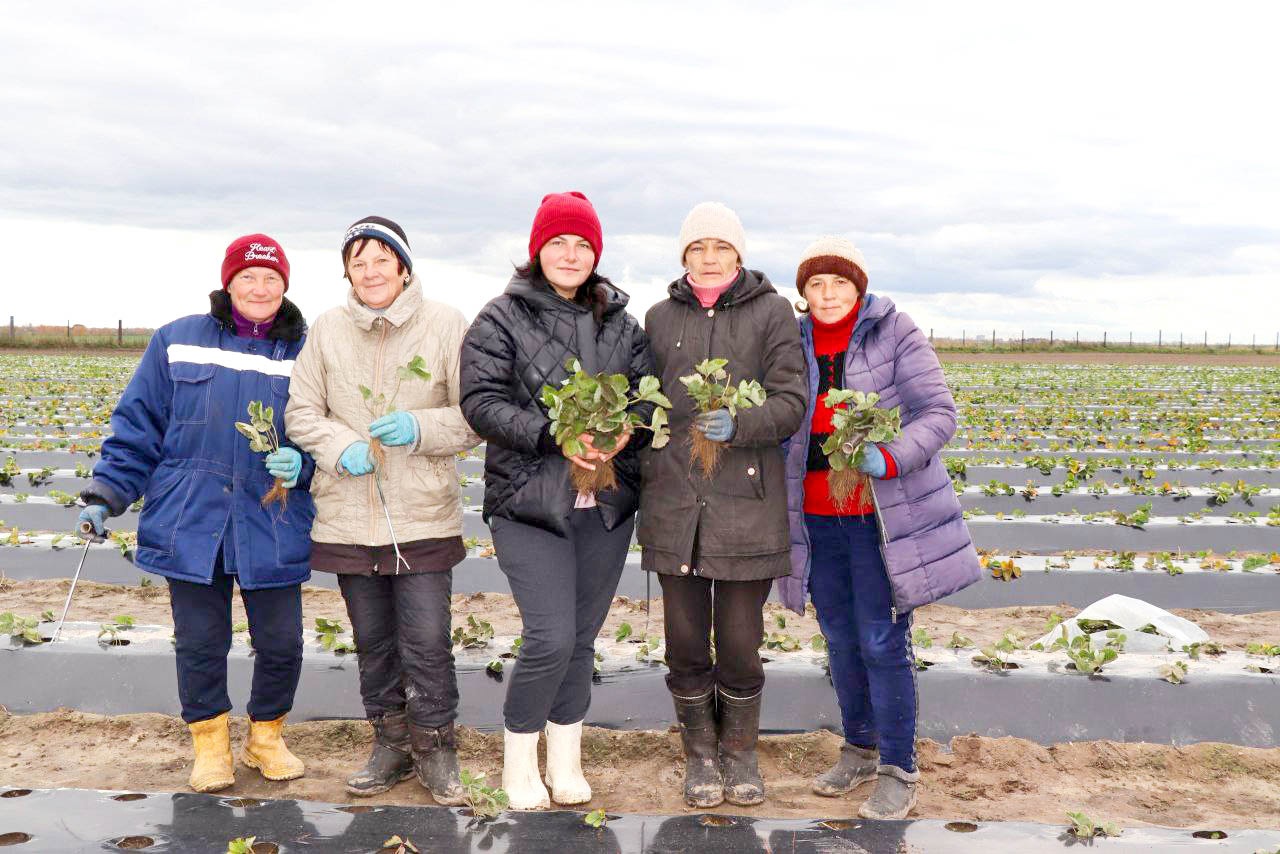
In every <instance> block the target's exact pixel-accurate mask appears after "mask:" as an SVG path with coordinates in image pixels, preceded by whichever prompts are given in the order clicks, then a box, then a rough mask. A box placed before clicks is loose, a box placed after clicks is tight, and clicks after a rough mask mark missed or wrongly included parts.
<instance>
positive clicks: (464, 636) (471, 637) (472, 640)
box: [450, 614, 493, 649]
mask: <svg viewBox="0 0 1280 854" xmlns="http://www.w3.org/2000/svg"><path fill="white" fill-rule="evenodd" d="M492 637H493V625H492V624H491V623H490V622H489V621H488V620H477V619H476V618H475V615H474V614H468V615H467V625H466V628H463V627H462V626H458V627H457V628H455V629H454V630H453V634H452V636H451V637H450V640H451V641H452V642H453V645H454V646H456V647H460V648H461V649H478V648H480V647H483V646H488V645H489V639H490V638H492Z"/></svg>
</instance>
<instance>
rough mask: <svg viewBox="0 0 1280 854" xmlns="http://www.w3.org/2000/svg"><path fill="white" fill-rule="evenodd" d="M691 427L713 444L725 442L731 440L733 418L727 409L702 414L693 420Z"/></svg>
mask: <svg viewBox="0 0 1280 854" xmlns="http://www.w3.org/2000/svg"><path fill="white" fill-rule="evenodd" d="M693 426H694V427H695V428H697V429H699V430H701V431H702V435H704V436H706V437H707V438H708V439H710V440H711V441H713V442H727V441H729V440H730V439H732V438H733V432H734V423H733V416H732V415H730V414H729V410H727V409H717V410H715V411H713V412H704V413H702V414H701V415H699V416H698V417H697V418H694V419H693Z"/></svg>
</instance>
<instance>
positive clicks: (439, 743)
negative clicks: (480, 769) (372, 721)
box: [409, 722, 467, 807]
mask: <svg viewBox="0 0 1280 854" xmlns="http://www.w3.org/2000/svg"><path fill="white" fill-rule="evenodd" d="M409 738H410V740H411V741H412V742H413V770H414V771H416V772H417V773H418V782H419V783H421V784H422V785H423V786H424V787H426V789H427V790H428V791H430V792H431V797H432V798H434V799H435V802H436V803H437V804H440V805H441V806H446V807H456V806H461V805H462V804H464V803H466V802H467V794H466V791H465V790H464V789H463V788H462V780H461V777H460V773H459V771H458V742H457V739H456V738H455V737H454V733H453V724H452V723H447V724H445V725H444V726H442V727H440V728H439V729H431V728H430V727H420V726H417V725H416V724H414V723H412V722H410V723H409Z"/></svg>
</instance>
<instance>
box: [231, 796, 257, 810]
mask: <svg viewBox="0 0 1280 854" xmlns="http://www.w3.org/2000/svg"><path fill="white" fill-rule="evenodd" d="M223 803H224V804H226V805H227V806H229V807H236V808H238V809H248V808H249V807H260V806H262V801H260V800H258V799H257V798H228V799H227V800H225V801H223Z"/></svg>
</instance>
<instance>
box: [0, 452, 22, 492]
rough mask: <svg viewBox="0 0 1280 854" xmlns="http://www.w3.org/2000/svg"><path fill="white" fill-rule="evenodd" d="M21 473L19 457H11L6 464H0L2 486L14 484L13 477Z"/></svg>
mask: <svg viewBox="0 0 1280 854" xmlns="http://www.w3.org/2000/svg"><path fill="white" fill-rule="evenodd" d="M20 474H22V469H21V468H19V467H18V459H17V458H16V457H9V458H8V459H7V460H5V461H4V466H0V486H13V479H14V478H15V477H17V476H18V475H20Z"/></svg>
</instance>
